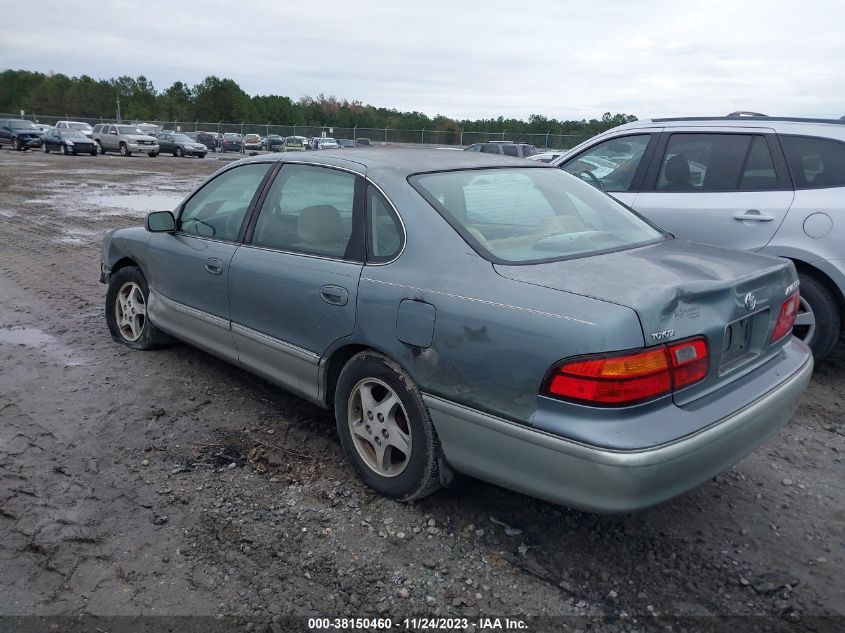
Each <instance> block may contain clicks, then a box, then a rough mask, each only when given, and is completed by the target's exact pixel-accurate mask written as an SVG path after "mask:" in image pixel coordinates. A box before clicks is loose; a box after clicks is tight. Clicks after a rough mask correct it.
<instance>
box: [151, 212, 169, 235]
mask: <svg viewBox="0 0 845 633" xmlns="http://www.w3.org/2000/svg"><path fill="white" fill-rule="evenodd" d="M144 228H145V229H147V230H148V231H149V232H150V233H174V232H175V231H176V218H174V217H173V214H172V213H171V212H170V211H153V212H152V213H149V214H147V217H146V219H145V220H144Z"/></svg>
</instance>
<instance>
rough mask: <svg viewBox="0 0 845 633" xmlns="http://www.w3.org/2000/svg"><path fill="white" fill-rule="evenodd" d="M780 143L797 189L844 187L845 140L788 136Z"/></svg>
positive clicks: (783, 137)
mask: <svg viewBox="0 0 845 633" xmlns="http://www.w3.org/2000/svg"><path fill="white" fill-rule="evenodd" d="M780 142H781V145H782V146H783V151H784V152H785V153H786V160H787V162H788V163H789V170H790V171H791V172H792V178H793V179H794V180H795V186H796V187H797V188H798V189H813V188H817V187H845V143H842V142H840V141H833V140H830V139H826V138H816V137H810V136H785V135H782V136H781V137H780Z"/></svg>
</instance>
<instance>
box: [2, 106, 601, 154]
mask: <svg viewBox="0 0 845 633" xmlns="http://www.w3.org/2000/svg"><path fill="white" fill-rule="evenodd" d="M0 117H3V118H10V119H11V118H15V119H19V118H21V116H20V114H8V113H0ZM23 118H25V119H27V120H30V121H33V122H34V123H39V124H42V125H55V124H56V121H61V120H69V121H81V122H84V123H88V124H90V125H96V124H97V123H128V122H129V121H127V120H125V119H124V120H123V121H118V120H117V119H103V118H87V117H74V116H69V115H47V114H34V113H29V114H25V116H24V117H23ZM131 123H133V124H139V123H152V124H154V125H157V126H159V127H160V128H161V129H163V130H174V131H179V132H200V131H202V132H217V133H221V134H225V133H227V132H228V133H236V134H258V135H260V136H262V137H264V136H269V135H270V134H277V135H279V136H281V137H287V136H304V137H306V138H313V137H321V136H327V137H331V138H335V139H352V140H357V139H359V138H367V139H370V142H371V143H373V144H377V145H409V146H418V147H454V148H465V147H468V146H469V145H472V144H473V143H484V142H487V141H513V142H515V143H530V144H531V145H534V146H535V147H536V148H537V149H539V150H544V149H569V148H571V147H575V146H576V145H577V144H578V143H580V142H581V141H584V140H586V139H587V138H589V135H584V134H552V133H551V131H549V132H547V133H545V134H533V133H528V134H523V133H510V132H507V131H504V132H470V131H464V130H460V129H454V130H426V129H422V130H401V129H395V128H389V127H387V128H364V127H357V126H355V127H336V126H330V125H323V126H315V125H276V124H273V123H252V122H246V121H244V122H241V123H231V122H225V121H217V122H213V121H211V122H210V121H161V120H155V121H153V120H151V121H131Z"/></svg>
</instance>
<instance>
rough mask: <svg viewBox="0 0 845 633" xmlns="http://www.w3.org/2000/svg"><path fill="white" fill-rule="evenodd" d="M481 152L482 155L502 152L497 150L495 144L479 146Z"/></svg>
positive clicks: (497, 147)
mask: <svg viewBox="0 0 845 633" xmlns="http://www.w3.org/2000/svg"><path fill="white" fill-rule="evenodd" d="M481 151H482V153H484V154H501V153H502V152H501V151H500V150H499V146H498V145H496V144H495V143H485V144H484V145H482V146H481Z"/></svg>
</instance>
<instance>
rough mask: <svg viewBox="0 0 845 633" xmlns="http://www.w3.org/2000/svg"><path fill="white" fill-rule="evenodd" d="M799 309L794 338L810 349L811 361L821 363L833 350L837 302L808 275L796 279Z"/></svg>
mask: <svg viewBox="0 0 845 633" xmlns="http://www.w3.org/2000/svg"><path fill="white" fill-rule="evenodd" d="M799 279H800V280H801V286H800V296H801V306H800V307H799V309H798V316H797V317H796V319H795V327H794V328H793V329H792V332H793V334H794V335H795V336H796V337H798V338H800V339H801V340H802V341H804V342H805V343H806V344H807V345H809V346H810V349H811V350H812V351H813V358H814V360H815V361H816V362H817V363H819V362H821V361H822V360H824V359H825V358H826V357H827V356H828V355H829V354H830V353H831V352H832V351H833V348H834V347H835V346H836V342H837V340H838V339H839V334H840V332H841V330H842V319H841V317H840V314H839V307H838V306H837V304H836V298H835V297H834V296H833V294H832V293H831V292H830V290H829V289H828V288H827V286H825V285H824V284H823V283H822V282H820V281H819V280H818V279H816V278H815V277H812V276H810V275H799Z"/></svg>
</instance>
